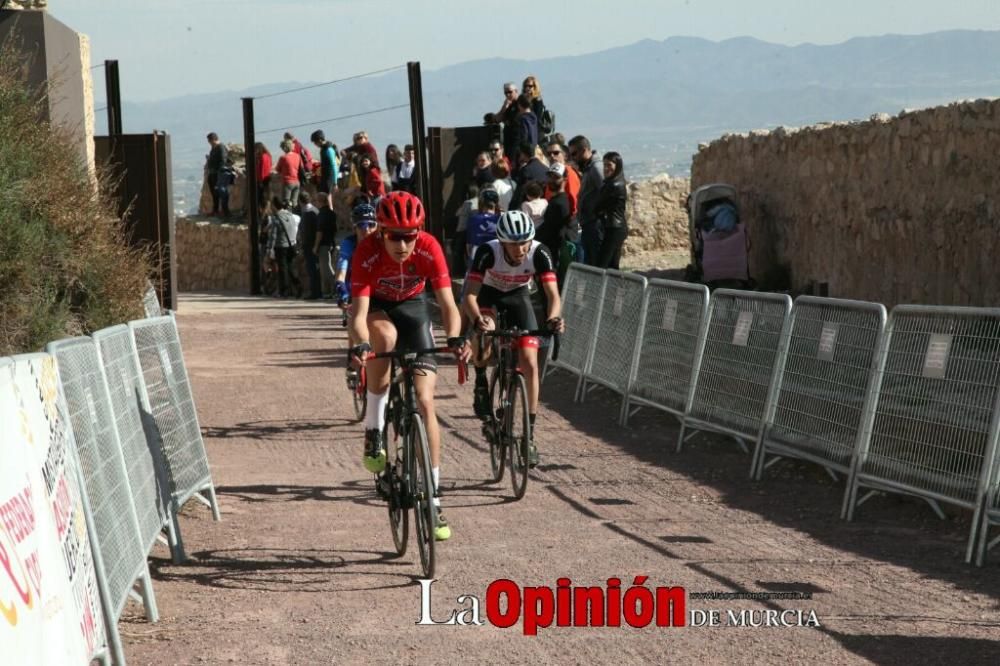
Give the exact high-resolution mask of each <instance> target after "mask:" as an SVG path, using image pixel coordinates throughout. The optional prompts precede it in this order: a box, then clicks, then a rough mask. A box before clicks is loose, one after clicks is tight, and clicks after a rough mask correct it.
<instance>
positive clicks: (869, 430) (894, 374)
mask: <svg viewBox="0 0 1000 666" xmlns="http://www.w3.org/2000/svg"><path fill="white" fill-rule="evenodd" d="M885 344H886V351H885V353H884V354H883V355H882V358H881V359H880V363H879V368H878V370H877V377H876V381H877V382H878V388H877V394H876V395H875V398H874V404H873V405H872V406H871V407H870V408H869V410H868V411H869V413H868V415H867V420H866V423H865V434H866V435H867V436H866V437H865V438H864V439H863V440H862V441H861V445H860V447H859V449H858V452H857V455H856V457H855V464H854V468H853V470H852V474H851V482H850V484H849V486H848V489H847V494H846V509H847V512H846V513H847V519H848V520H851V519H852V518H853V516H854V511H855V509H856V508H857V507H858V506H860V505H861V504H862V503H863V502H865V501H866V500H867V499H868V498H869V497H871V496H872V494H873V493H874V492H876V491H889V492H895V493H902V494H909V495H914V496H916V497H920V498H922V499H924V500H926V501H927V502H928V503H929V504H930V505H931V506H932V507H933V508H934V510H935V511H936V512H937V513H938V514H939V515H941V516H943V514H942V513H941V510H940V508H939V507H938V506H937V502H939V501H941V502H947V503H950V504H953V505H956V506H960V507H963V508H966V509H970V510H972V512H973V518H972V527H971V529H970V532H969V541H968V546H967V548H966V561H967V562H968V561H971V559H972V551H973V546H974V542H975V539H976V532H977V530H979V529H980V525H979V523H980V518H981V517H982V516H981V514H982V512H983V511H984V510H985V507H984V504H985V501H986V493H987V489H988V488H989V484H990V475H991V473H994V470H995V460H996V449H997V439H998V431H1000V421H998V415H1000V409H998V407H1000V381H998V378H1000V309H995V308H991V309H987V308H957V307H933V306H917V305H902V306H897V307H896V308H894V309H893V310H892V313H891V315H890V317H889V323H888V326H887V328H886V343H885ZM862 487H866V488H871V489H872V490H871V491H869V492H868V494H866V495H865V496H864V497H862V498H861V499H860V500H859V499H858V490H859V488H862ZM982 538H983V539H985V535H983V536H982Z"/></svg>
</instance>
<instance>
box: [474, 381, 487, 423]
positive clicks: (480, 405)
mask: <svg viewBox="0 0 1000 666" xmlns="http://www.w3.org/2000/svg"><path fill="white" fill-rule="evenodd" d="M472 409H473V410H474V411H475V412H476V416H478V417H479V418H481V419H486V418H489V416H490V389H489V387H487V386H476V390H475V391H473V393H472Z"/></svg>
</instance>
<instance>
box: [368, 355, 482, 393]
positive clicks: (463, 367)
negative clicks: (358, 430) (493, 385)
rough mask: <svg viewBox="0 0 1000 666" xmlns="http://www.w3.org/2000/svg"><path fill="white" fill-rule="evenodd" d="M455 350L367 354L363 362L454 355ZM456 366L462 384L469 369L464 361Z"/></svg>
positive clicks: (459, 381)
mask: <svg viewBox="0 0 1000 666" xmlns="http://www.w3.org/2000/svg"><path fill="white" fill-rule="evenodd" d="M456 351H457V350H456V349H453V348H452V347H431V348H430V349H412V350H393V351H387V352H377V353H376V352H368V353H367V354H365V360H366V361H371V360H373V359H379V358H392V359H396V360H400V359H403V358H405V357H407V356H413V357H414V358H416V357H417V356H420V355H422V354H454V353H455V352H456ZM456 365H457V366H458V383H459V384H460V385H461V384H464V383H465V380H466V379H467V378H468V376H469V368H468V365H467V364H466V363H465V361H462V360H459V361H458V363H457V364H456Z"/></svg>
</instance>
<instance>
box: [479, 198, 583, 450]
mask: <svg viewBox="0 0 1000 666" xmlns="http://www.w3.org/2000/svg"><path fill="white" fill-rule="evenodd" d="M534 237H535V225H534V223H533V222H532V221H531V217H529V216H528V215H527V214H525V213H524V212H522V211H520V210H512V211H507V212H506V213H504V214H503V215H501V216H500V219H499V220H498V221H497V239H496V240H493V241H490V242H488V243H484V244H482V245H480V246H479V248H478V249H477V250H476V253H475V255H474V256H473V258H472V266H471V268H470V269H469V277H468V291H467V293H466V295H465V300H464V303H463V304H464V306H465V312H466V314H467V315H468V317H469V320H470V321H472V322H474V323H475V325H476V328H477V329H478V330H480V331H489V330H493V329H494V328H495V327H496V313H498V312H500V311H503V312H504V313H505V314H504V317H505V324H506V326H507V327H516V328H518V329H521V330H534V329H537V328H538V323H537V321H536V319H535V312H534V309H533V308H532V305H531V296H530V293H529V291H528V284H529V283H530V282H531V279H532V278H535V279H536V280H537V281H538V283H539V285H540V286H541V288H542V292H543V293H544V294H545V302H546V326H547V327H548V328H549V329H550V330H552V331H553V332H557V333H561V332H562V331H563V330H565V324H564V323H563V321H562V319H561V318H560V313H561V312H562V302H561V301H560V299H559V288H558V286H557V283H556V273H555V262H553V261H552V255H551V254H550V253H549V251H548V249H547V248H546V247H545V246H544V245H542V244H541V243H539V242H538V241H536V240H533V239H534ZM476 337H477V338H478V337H479V336H476ZM475 344H478V341H477V342H476V343H475ZM539 346H540V343H539V340H538V338H536V337H529V336H526V337H522V338H519V339H518V364H519V367H520V368H521V371H522V372H523V373H524V379H525V382H526V384H527V388H528V412H529V418H530V420H531V425H532V426H534V425H535V414H536V413H537V411H538V383H539V377H538V348H539ZM483 351H486V349H484V350H483ZM473 358H474V363H475V364H476V366H475V367H476V388H475V393H474V396H475V399H474V406H475V411H476V415H477V416H479V417H480V418H485V417H488V416H489V413H490V396H489V387H488V386H487V383H486V361H487V360H488V359H487V358H486V357H484V355H483V354H481V353H476V354H474V356H473ZM528 462H529V465H531V466H532V467H534V466H535V465H537V464H538V451H537V449H536V448H535V444H534V442H532V443H531V445H530V446H529V448H528Z"/></svg>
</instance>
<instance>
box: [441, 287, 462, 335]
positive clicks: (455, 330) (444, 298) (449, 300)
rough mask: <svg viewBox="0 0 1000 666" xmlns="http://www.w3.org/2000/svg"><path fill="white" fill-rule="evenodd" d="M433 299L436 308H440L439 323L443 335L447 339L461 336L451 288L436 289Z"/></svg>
mask: <svg viewBox="0 0 1000 666" xmlns="http://www.w3.org/2000/svg"><path fill="white" fill-rule="evenodd" d="M434 298H436V299H437V302H438V306H439V307H440V308H441V321H442V323H443V324H444V332H445V335H446V336H447V337H449V338H457V337H458V336H459V335H461V334H462V318H461V316H460V315H459V314H458V307H457V306H456V305H455V295H454V294H453V293H452V291H451V286H450V285H449V286H447V287H444V288H442V289H436V290H435V291H434Z"/></svg>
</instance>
